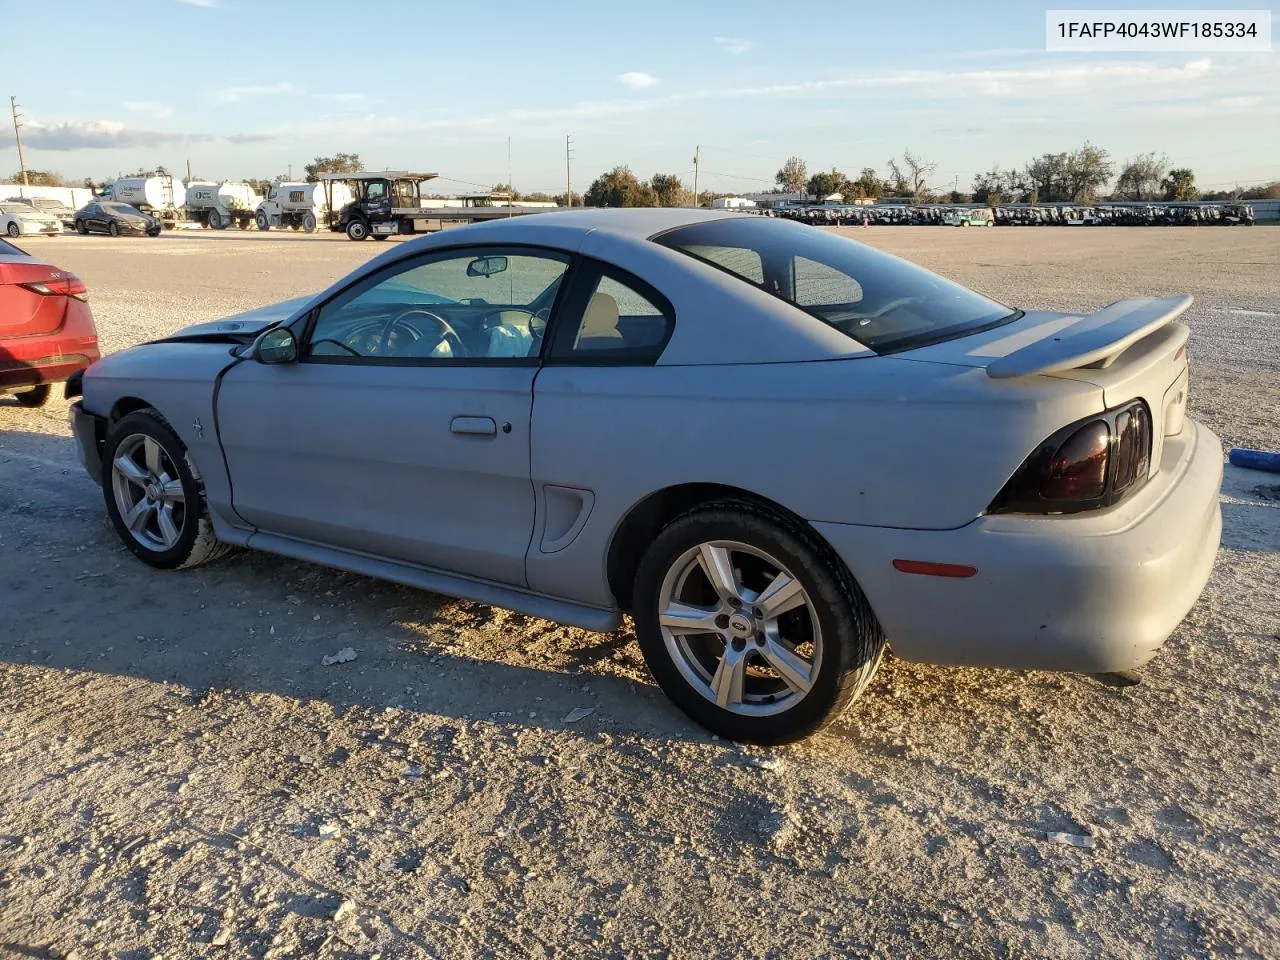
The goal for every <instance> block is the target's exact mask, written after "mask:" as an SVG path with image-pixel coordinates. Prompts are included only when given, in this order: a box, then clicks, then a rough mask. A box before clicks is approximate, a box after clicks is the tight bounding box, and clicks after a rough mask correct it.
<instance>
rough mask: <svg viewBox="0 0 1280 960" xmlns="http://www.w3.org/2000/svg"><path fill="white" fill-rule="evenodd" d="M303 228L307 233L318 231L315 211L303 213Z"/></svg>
mask: <svg viewBox="0 0 1280 960" xmlns="http://www.w3.org/2000/svg"><path fill="white" fill-rule="evenodd" d="M302 229H303V230H304V231H305V232H306V233H315V232H316V215H315V214H314V213H307V214H303V216H302Z"/></svg>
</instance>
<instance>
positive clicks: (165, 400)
mask: <svg viewBox="0 0 1280 960" xmlns="http://www.w3.org/2000/svg"><path fill="white" fill-rule="evenodd" d="M231 349H232V348H231V346H229V345H228V344H225V343H217V344H213V343H181V342H172V343H152V344H143V345H142V346H138V347H132V348H130V349H128V350H122V351H120V352H119V353H113V354H111V355H109V356H107V357H104V358H103V359H101V360H99V361H97V362H96V363H94V364H93V365H92V366H90V367H89V369H88V370H86V371H85V375H84V380H83V384H82V389H83V399H82V401H81V403H82V406H83V409H84V410H85V411H86V412H87V413H91V414H93V415H94V416H96V417H99V418H101V419H103V420H104V421H107V422H110V421H111V420H115V419H119V418H120V417H121V416H123V415H124V414H126V413H129V412H132V411H133V410H136V409H139V408H140V407H152V408H154V409H155V410H156V411H157V412H159V414H160V415H161V416H162V417H164V419H165V420H166V421H167V422H168V424H169V426H170V427H171V428H172V429H173V431H174V433H176V434H177V435H178V437H179V439H181V440H182V442H183V443H184V444H185V445H186V447H187V453H188V455H189V456H190V458H191V462H192V464H193V465H194V466H195V468H196V471H197V472H198V473H199V474H200V476H201V478H202V479H203V481H204V486H205V495H206V497H207V498H208V501H209V510H210V513H211V514H212V515H213V518H214V521H215V524H218V523H219V522H220V523H222V524H228V525H230V526H235V527H244V526H245V524H244V522H243V521H242V520H240V519H239V518H238V517H236V515H235V513H234V511H233V510H232V508H231V481H230V477H229V476H228V475H227V468H226V462H225V461H224V459H223V456H222V447H221V445H220V444H219V442H218V429H217V413H216V410H215V406H214V404H215V397H214V393H215V387H216V384H217V381H218V378H219V376H220V375H221V374H222V373H223V371H225V370H227V369H228V368H229V367H231V366H232V365H234V364H235V363H238V362H239V361H238V360H237V359H236V358H235V357H233V356H232V354H231Z"/></svg>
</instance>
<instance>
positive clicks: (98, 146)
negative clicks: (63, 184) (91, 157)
mask: <svg viewBox="0 0 1280 960" xmlns="http://www.w3.org/2000/svg"><path fill="white" fill-rule="evenodd" d="M23 129H24V130H25V131H26V132H25V133H24V134H23V139H24V141H25V142H26V144H27V145H28V146H30V147H34V148H36V149H38V150H111V149H114V148H118V147H157V146H160V145H161V144H165V143H176V142H187V141H190V142H195V141H202V140H211V139H213V138H212V137H211V136H210V135H209V134H207V133H174V132H171V131H167V130H139V129H137V128H134V127H126V126H125V125H124V124H123V123H121V122H120V121H118V120H63V121H61V122H59V123H51V124H45V123H41V122H39V121H38V120H29V121H27V123H26V124H25V125H24V127H23Z"/></svg>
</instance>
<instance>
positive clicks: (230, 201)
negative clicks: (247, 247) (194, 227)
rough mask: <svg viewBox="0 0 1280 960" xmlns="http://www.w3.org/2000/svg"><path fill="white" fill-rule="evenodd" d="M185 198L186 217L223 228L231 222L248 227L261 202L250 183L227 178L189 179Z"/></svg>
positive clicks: (244, 227)
mask: <svg viewBox="0 0 1280 960" xmlns="http://www.w3.org/2000/svg"><path fill="white" fill-rule="evenodd" d="M186 198H187V202H186V211H187V219H188V220H193V221H195V222H196V223H199V224H200V225H201V226H204V227H209V228H211V229H213V230H225V229H226V228H227V227H229V226H231V225H232V224H233V223H234V224H236V225H237V226H239V227H240V229H241V230H245V229H247V228H248V226H249V224H250V223H252V222H253V218H254V212H255V211H256V210H257V209H258V205H259V204H260V203H261V202H262V198H261V197H259V196H258V195H257V194H256V193H255V192H254V190H253V187H251V186H249V184H247V183H239V182H234V181H230V180H224V181H223V182H222V183H213V182H211V181H206V180H201V181H196V180H192V181H191V182H190V183H188V184H187V191H186Z"/></svg>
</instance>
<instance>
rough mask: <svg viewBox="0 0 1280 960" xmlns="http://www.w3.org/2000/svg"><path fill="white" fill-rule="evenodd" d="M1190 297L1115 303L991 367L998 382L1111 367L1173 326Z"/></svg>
mask: <svg viewBox="0 0 1280 960" xmlns="http://www.w3.org/2000/svg"><path fill="white" fill-rule="evenodd" d="M1191 299H1192V298H1191V297H1135V298H1133V299H1131V300H1117V301H1116V302H1115V303H1113V304H1111V305H1110V306H1108V307H1103V308H1102V309H1101V310H1099V311H1098V312H1097V313H1090V314H1088V315H1086V316H1083V317H1081V318H1080V319H1079V320H1078V321H1077V322H1076V323H1074V324H1072V325H1071V326H1069V327H1066V328H1065V329H1063V330H1061V331H1059V332H1058V333H1056V334H1054V335H1052V336H1049V337H1045V339H1043V340H1037V341H1036V342H1035V343H1031V344H1028V345H1027V346H1025V347H1023V348H1022V349H1021V350H1015V351H1014V352H1013V353H1011V354H1009V355H1008V356H1004V357H997V358H996V359H994V360H992V361H991V362H990V363H989V364H987V376H989V377H995V378H996V379H1001V380H1002V379H1005V378H1006V377H1029V376H1031V375H1033V374H1037V373H1057V372H1059V371H1062V370H1074V369H1077V368H1079V367H1087V366H1090V365H1096V366H1098V367H1108V366H1110V365H1111V363H1112V362H1113V361H1114V360H1115V358H1116V357H1118V356H1120V354H1122V353H1123V352H1124V351H1125V350H1126V349H1128V348H1129V347H1130V346H1132V345H1133V344H1135V343H1137V342H1138V341H1139V340H1141V339H1142V338H1143V337H1145V336H1147V335H1148V334H1150V333H1153V332H1154V331H1156V330H1158V329H1159V328H1160V327H1163V326H1164V325H1165V324H1167V323H1172V322H1173V321H1174V319H1175V318H1177V317H1178V316H1180V315H1181V314H1182V313H1183V312H1185V311H1186V309H1187V308H1188V307H1189V306H1191Z"/></svg>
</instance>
